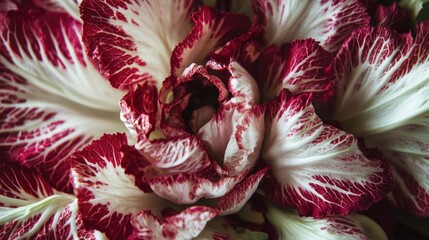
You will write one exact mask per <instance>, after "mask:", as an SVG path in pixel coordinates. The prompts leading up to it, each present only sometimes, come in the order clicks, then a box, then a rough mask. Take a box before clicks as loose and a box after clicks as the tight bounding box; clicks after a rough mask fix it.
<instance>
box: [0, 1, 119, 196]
mask: <svg viewBox="0 0 429 240" xmlns="http://www.w3.org/2000/svg"><path fill="white" fill-rule="evenodd" d="M0 18H1V19H2V21H1V25H0V31H1V35H0V101H1V106H0V146H1V147H2V148H4V149H6V151H7V152H8V155H9V157H10V159H11V160H12V161H17V162H20V163H21V164H24V165H26V166H34V167H36V168H38V169H39V171H40V172H41V173H42V175H43V176H44V177H45V178H46V179H50V180H52V181H50V182H51V184H52V185H53V186H54V187H56V188H57V189H62V190H66V191H71V185H70V183H69V181H70V179H69V174H68V173H69V160H68V158H69V156H70V155H71V154H72V153H73V152H74V151H76V150H78V149H80V148H81V147H82V146H83V145H85V144H86V143H88V142H89V141H90V140H91V139H93V138H96V137H99V136H101V135H102V134H103V133H106V132H117V131H124V127H123V125H122V123H121V122H120V121H118V120H117V118H118V117H117V114H118V113H119V108H118V106H117V102H118V100H119V99H120V97H121V95H122V93H121V92H119V91H117V90H114V89H112V88H111V87H110V86H109V84H108V83H107V82H106V81H105V80H104V79H103V78H102V77H101V75H100V74H99V73H98V71H97V70H96V69H95V68H94V66H93V65H92V64H91V62H90V61H89V59H88V58H87V57H86V54H85V52H84V49H83V46H82V42H81V40H80V37H79V36H80V34H81V25H80V23H79V22H77V21H75V20H74V19H72V18H71V17H69V16H67V15H65V14H61V13H52V12H44V11H41V10H40V11H39V10H37V9H26V8H23V9H22V10H21V11H9V12H7V13H2V14H1V15H0Z"/></svg>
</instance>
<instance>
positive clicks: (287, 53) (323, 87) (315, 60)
mask: <svg viewBox="0 0 429 240" xmlns="http://www.w3.org/2000/svg"><path fill="white" fill-rule="evenodd" d="M331 61H332V57H331V54H329V53H328V52H327V51H325V50H324V49H323V48H321V47H320V46H319V45H318V43H317V42H315V41H314V40H312V39H307V40H297V41H294V42H292V43H290V44H286V45H284V46H282V47H281V48H277V47H275V46H272V47H269V48H266V49H265V50H263V51H262V53H261V55H260V56H259V58H258V60H257V61H256V63H255V65H254V66H255V67H254V69H253V70H252V72H253V76H255V79H256V81H257V82H258V85H259V86H260V88H261V90H260V91H261V96H262V99H263V100H267V99H272V98H274V97H276V96H278V95H279V94H280V91H281V90H282V89H288V90H289V91H290V92H292V93H293V94H300V93H305V92H312V93H314V94H315V95H317V96H318V97H319V98H321V99H322V98H327V97H329V96H331V95H332V89H331V88H332V83H331V81H332V76H331V75H329V74H326V71H325V69H326V67H327V66H328V65H329V64H330V63H331Z"/></svg>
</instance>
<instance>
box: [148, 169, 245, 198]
mask: <svg viewBox="0 0 429 240" xmlns="http://www.w3.org/2000/svg"><path fill="white" fill-rule="evenodd" d="M246 174H247V172H243V173H241V174H239V175H237V176H234V177H223V178H219V177H217V178H218V179H215V180H212V179H210V178H211V177H212V176H216V174H214V173H209V174H205V175H203V176H200V175H197V174H187V173H180V174H174V175H167V176H157V177H153V178H149V179H147V180H146V182H147V183H148V184H149V186H150V187H151V189H152V191H153V192H155V193H156V194H157V195H159V196H161V197H163V198H165V199H168V200H170V201H172V202H175V203H179V204H189V203H194V202H196V201H198V200H199V199H201V198H218V197H222V196H224V195H225V194H226V193H228V192H229V191H231V189H233V188H234V186H235V185H237V184H238V183H239V182H241V181H242V180H243V179H244V178H245V177H246Z"/></svg>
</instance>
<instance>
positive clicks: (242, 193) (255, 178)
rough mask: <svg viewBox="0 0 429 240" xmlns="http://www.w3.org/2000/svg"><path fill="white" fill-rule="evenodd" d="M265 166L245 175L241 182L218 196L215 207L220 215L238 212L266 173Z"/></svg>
mask: <svg viewBox="0 0 429 240" xmlns="http://www.w3.org/2000/svg"><path fill="white" fill-rule="evenodd" d="M267 170H268V169H267V168H265V169H262V170H260V171H258V172H256V173H255V174H252V175H249V176H247V177H246V178H245V179H244V180H243V181H242V182H240V183H239V184H237V186H235V187H234V189H232V190H231V191H229V192H228V193H227V194H225V195H224V196H223V197H221V198H219V200H218V201H217V203H216V209H219V211H220V214H221V215H228V214H233V213H236V212H238V211H239V210H240V209H241V208H242V207H243V206H244V204H246V202H247V201H248V200H249V198H250V197H251V196H252V195H253V193H254V192H255V191H256V189H257V188H258V185H259V182H260V181H261V180H262V178H263V177H264V176H265V174H266V173H267Z"/></svg>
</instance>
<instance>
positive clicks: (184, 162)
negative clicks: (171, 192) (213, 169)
mask: <svg viewBox="0 0 429 240" xmlns="http://www.w3.org/2000/svg"><path fill="white" fill-rule="evenodd" d="M135 148H136V149H137V150H139V152H140V154H141V155H143V156H144V157H145V159H147V161H149V162H150V163H151V164H152V165H153V166H154V167H157V168H159V169H162V171H163V172H165V173H179V172H190V173H192V172H198V171H200V170H202V169H204V168H206V167H207V166H209V165H210V161H209V159H208V156H207V152H206V150H205V147H204V144H203V143H202V142H201V141H200V140H199V139H198V138H197V137H195V136H179V137H172V138H165V139H154V140H150V139H146V138H145V139H142V140H140V141H139V142H138V143H136V145H135Z"/></svg>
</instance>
